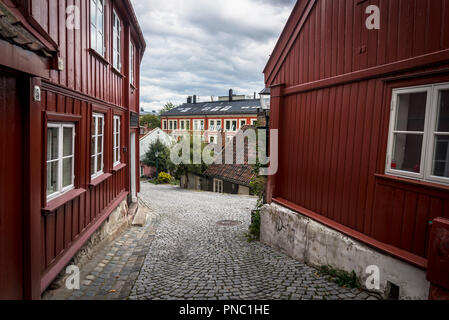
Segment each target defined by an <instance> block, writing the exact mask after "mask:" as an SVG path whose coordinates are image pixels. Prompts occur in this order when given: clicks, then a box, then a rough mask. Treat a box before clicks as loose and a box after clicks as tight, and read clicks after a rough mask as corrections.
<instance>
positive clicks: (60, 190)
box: [45, 122, 76, 201]
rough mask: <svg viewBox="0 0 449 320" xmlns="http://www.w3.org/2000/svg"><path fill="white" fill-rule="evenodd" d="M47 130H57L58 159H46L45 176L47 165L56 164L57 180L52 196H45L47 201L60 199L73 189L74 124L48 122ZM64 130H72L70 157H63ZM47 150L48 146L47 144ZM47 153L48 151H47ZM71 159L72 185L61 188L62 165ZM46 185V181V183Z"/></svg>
mask: <svg viewBox="0 0 449 320" xmlns="http://www.w3.org/2000/svg"><path fill="white" fill-rule="evenodd" d="M48 128H57V129H58V130H59V132H58V158H57V159H53V160H48V158H47V159H46V168H45V169H46V171H45V172H46V174H48V173H47V172H48V171H47V170H48V164H49V163H52V162H58V180H57V191H56V192H53V193H52V194H47V201H50V200H53V199H55V198H58V197H60V196H61V195H63V194H65V193H67V192H68V191H71V190H73V189H75V137H76V132H75V124H74V123H58V122H49V123H48V124H47V129H48ZM64 128H71V129H72V154H71V155H70V156H64ZM47 148H48V144H47ZM47 153H48V151H47ZM68 158H72V180H71V181H72V183H71V184H70V185H69V186H66V187H63V186H62V183H63V163H64V159H68ZM47 183H48V181H47ZM45 190H46V191H47V186H45Z"/></svg>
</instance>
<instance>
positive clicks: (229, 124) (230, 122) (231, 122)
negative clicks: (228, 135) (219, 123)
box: [225, 120, 237, 131]
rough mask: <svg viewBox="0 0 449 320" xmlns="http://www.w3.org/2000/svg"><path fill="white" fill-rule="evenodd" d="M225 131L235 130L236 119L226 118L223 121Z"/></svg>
mask: <svg viewBox="0 0 449 320" xmlns="http://www.w3.org/2000/svg"><path fill="white" fill-rule="evenodd" d="M225 125H226V127H225V129H226V131H236V130H237V120H226V122H225Z"/></svg>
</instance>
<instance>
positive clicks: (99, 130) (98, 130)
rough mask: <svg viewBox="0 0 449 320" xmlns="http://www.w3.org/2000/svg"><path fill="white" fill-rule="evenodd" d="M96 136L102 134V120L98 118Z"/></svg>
mask: <svg viewBox="0 0 449 320" xmlns="http://www.w3.org/2000/svg"><path fill="white" fill-rule="evenodd" d="M97 134H103V118H98V129H97Z"/></svg>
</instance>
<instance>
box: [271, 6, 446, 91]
mask: <svg viewBox="0 0 449 320" xmlns="http://www.w3.org/2000/svg"><path fill="white" fill-rule="evenodd" d="M311 1H315V0H311ZM360 2H361V4H358V3H360ZM371 4H373V5H378V6H379V8H380V11H381V15H380V17H381V28H380V30H378V31H377V30H368V29H367V28H366V27H365V19H366V18H367V17H368V15H367V14H365V9H366V7H367V6H368V5H371ZM286 28H289V26H287V27H286ZM447 48H449V0H419V1H410V0H396V1H391V0H370V1H363V2H362V1H360V0H316V1H315V6H314V7H313V10H312V11H311V12H310V15H309V17H308V19H307V20H306V22H305V23H304V25H303V27H302V30H301V32H300V34H299V36H298V38H297V39H296V41H295V43H294V45H293V46H292V48H291V51H290V52H289V54H288V55H287V57H286V59H285V61H283V64H282V65H281V67H280V69H279V71H278V72H277V73H275V74H273V75H272V76H269V75H268V73H266V74H265V76H266V83H268V84H269V85H271V84H278V83H284V84H285V85H286V87H291V86H294V85H298V84H302V83H308V82H312V81H316V80H321V79H326V78H329V77H333V76H336V75H341V74H345V73H350V72H354V71H357V70H364V69H367V68H370V67H374V66H377V65H382V64H386V63H391V62H395V61H399V60H404V59H407V58H411V57H416V56H419V55H423V54H426V53H431V52H436V51H439V50H443V49H447ZM360 49H362V52H361V51H360ZM277 55H278V54H277ZM277 55H275V57H273V59H274V60H275V59H276V57H277ZM270 64H273V63H272V62H271V61H270Z"/></svg>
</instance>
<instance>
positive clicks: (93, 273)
mask: <svg viewBox="0 0 449 320" xmlns="http://www.w3.org/2000/svg"><path fill="white" fill-rule="evenodd" d="M140 198H141V199H142V200H143V201H144V202H145V203H147V205H148V207H149V208H150V213H151V214H152V219H147V224H146V225H145V226H144V227H143V228H136V227H129V229H128V230H126V231H125V232H124V233H123V234H122V235H120V236H119V237H118V238H117V239H116V240H115V241H113V242H112V243H110V244H108V245H106V246H105V247H104V248H103V249H101V250H99V251H98V252H95V253H94V255H93V259H92V261H91V263H88V264H87V265H85V266H84V267H82V268H81V272H82V274H86V275H88V276H87V277H86V278H85V279H86V280H85V281H89V284H88V285H85V288H86V290H85V291H83V290H79V291H76V290H75V291H74V292H69V291H67V290H66V289H65V288H61V289H58V290H56V291H55V292H53V294H52V295H50V296H51V298H52V299H58V297H59V298H62V297H64V298H65V299H76V298H80V299H130V300H159V299H164V300H170V299H201V300H204V299H206V300H216V299H219V300H229V299H261V300H269V299H281V300H288V299H291V300H311V299H314V300H318V299H320V300H322V299H331V300H340V299H358V300H360V299H377V298H376V297H374V296H371V295H370V294H368V293H365V292H360V291H358V290H354V289H348V288H340V287H338V286H337V285H336V284H335V283H333V282H331V280H330V279H328V278H326V277H321V276H319V275H318V273H317V270H316V269H314V268H312V267H310V266H307V265H306V264H304V263H301V262H298V261H296V260H294V259H292V258H290V257H288V256H286V255H285V254H282V253H280V252H278V251H276V250H274V249H272V248H270V247H268V246H265V245H263V244H261V243H259V242H248V241H247V239H246V237H245V233H246V232H247V230H248V226H249V224H250V219H251V216H250V211H251V209H253V208H254V206H255V204H256V199H255V198H254V197H250V196H237V195H217V194H215V193H209V192H194V191H189V190H182V189H180V188H178V187H174V186H154V185H152V184H148V183H142V186H141V194H140ZM220 220H237V221H239V222H241V224H239V225H237V226H234V227H224V226H218V225H217V222H218V221H220ZM86 283H87V282H86Z"/></svg>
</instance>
